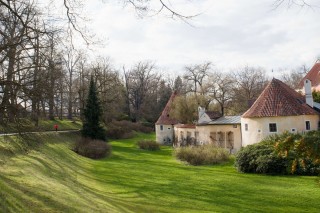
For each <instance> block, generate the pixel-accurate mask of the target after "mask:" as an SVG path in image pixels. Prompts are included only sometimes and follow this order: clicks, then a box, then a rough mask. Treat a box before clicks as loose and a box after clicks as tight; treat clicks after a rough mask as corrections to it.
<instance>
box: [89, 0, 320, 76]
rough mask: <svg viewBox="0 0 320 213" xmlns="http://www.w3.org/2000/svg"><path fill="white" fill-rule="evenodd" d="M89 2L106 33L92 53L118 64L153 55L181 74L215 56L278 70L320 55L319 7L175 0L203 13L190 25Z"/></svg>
mask: <svg viewBox="0 0 320 213" xmlns="http://www.w3.org/2000/svg"><path fill="white" fill-rule="evenodd" d="M88 2H89V4H88V5H87V6H86V12H87V14H88V16H89V17H90V19H91V23H90V28H91V29H92V31H94V32H95V33H96V34H97V35H98V36H100V37H103V38H105V39H106V45H105V46H104V47H103V48H99V49H98V50H96V51H95V52H94V54H95V55H104V56H109V57H110V58H111V59H112V61H113V63H114V64H115V66H116V67H120V66H122V65H125V66H127V67H130V66H132V65H133V64H134V63H136V62H138V61H145V60H151V61H154V62H156V65H157V66H158V67H159V69H161V70H164V71H166V72H170V73H175V74H177V73H178V74H181V73H183V68H184V66H186V65H190V64H197V63H202V62H205V61H212V62H213V64H214V65H215V68H216V69H220V70H224V71H228V70H230V69H235V68H237V67H241V66H245V65H249V66H261V67H264V68H265V69H266V70H267V71H269V72H270V71H271V70H272V69H273V70H274V71H275V72H276V71H277V70H279V69H291V68H296V67H297V66H300V65H302V64H306V65H307V66H309V67H310V66H312V65H313V64H314V62H315V61H316V59H317V58H318V57H320V21H319V20H320V9H318V8H317V7H314V8H313V9H310V8H304V9H301V8H298V7H293V8H290V9H288V8H286V7H281V8H278V9H276V10H274V8H273V5H272V3H273V0H259V1H252V0H241V1H239V0H223V1H221V0H194V1H190V0H189V1H188V0H174V1H173V0H172V1H171V2H172V4H173V5H172V6H173V7H174V8H177V10H178V11H179V12H181V13H183V14H187V15H192V14H196V13H201V14H200V15H199V16H197V17H195V18H193V19H192V20H190V21H189V22H190V24H191V25H192V26H190V25H189V24H186V23H184V22H182V21H180V20H173V19H170V18H167V17H165V14H161V15H158V16H154V17H147V18H143V19H140V18H138V17H137V15H136V14H135V12H134V11H133V9H132V7H130V6H129V5H128V6H127V7H126V8H123V5H121V4H117V3H115V1H107V2H104V3H102V2H101V1H88ZM173 2H174V3H173ZM314 2H316V3H317V2H318V5H319V6H320V2H319V1H314ZM155 7H156V5H155Z"/></svg>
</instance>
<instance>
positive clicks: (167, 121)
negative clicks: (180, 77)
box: [156, 92, 178, 125]
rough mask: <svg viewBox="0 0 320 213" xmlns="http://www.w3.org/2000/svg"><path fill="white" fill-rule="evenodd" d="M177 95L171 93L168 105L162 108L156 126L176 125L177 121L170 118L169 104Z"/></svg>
mask: <svg viewBox="0 0 320 213" xmlns="http://www.w3.org/2000/svg"><path fill="white" fill-rule="evenodd" d="M177 95H178V93H177V92H173V93H172V95H171V97H170V98H169V101H168V103H167V104H166V106H165V107H164V109H163V111H162V113H161V115H160V117H159V118H158V120H157V122H156V125H160V124H164V125H173V124H177V123H178V121H177V120H176V119H173V118H170V115H169V113H170V108H171V104H172V102H173V100H174V99H175V97H176V96H177Z"/></svg>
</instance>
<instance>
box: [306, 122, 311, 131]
mask: <svg viewBox="0 0 320 213" xmlns="http://www.w3.org/2000/svg"><path fill="white" fill-rule="evenodd" d="M306 130H310V121H306Z"/></svg>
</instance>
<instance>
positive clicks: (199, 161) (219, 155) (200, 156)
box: [175, 145, 229, 166]
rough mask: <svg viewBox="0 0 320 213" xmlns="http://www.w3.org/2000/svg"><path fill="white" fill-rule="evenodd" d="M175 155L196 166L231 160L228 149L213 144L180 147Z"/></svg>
mask: <svg viewBox="0 0 320 213" xmlns="http://www.w3.org/2000/svg"><path fill="white" fill-rule="evenodd" d="M175 156H176V158H178V159H179V160H182V161H186V162H188V163H189V164H191V165H194V166H197V165H211V164H218V163H222V162H225V161H228V160H229V153H228V152H227V150H225V149H223V148H217V147H216V146H212V145H203V146H188V147H180V148H177V149H176V150H175Z"/></svg>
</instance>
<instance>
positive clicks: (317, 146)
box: [235, 131, 320, 175]
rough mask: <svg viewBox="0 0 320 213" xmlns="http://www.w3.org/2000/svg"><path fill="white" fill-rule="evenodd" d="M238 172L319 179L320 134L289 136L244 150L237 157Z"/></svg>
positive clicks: (271, 139) (289, 134)
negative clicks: (296, 175) (317, 176)
mask: <svg viewBox="0 0 320 213" xmlns="http://www.w3.org/2000/svg"><path fill="white" fill-rule="evenodd" d="M235 165H236V167H237V168H238V171H241V172H247V173H263V174H298V175H318V174H319V172H320V132H319V131H310V132H308V133H306V134H303V135H301V134H293V133H288V132H285V133H283V134H279V135H272V136H269V137H267V138H266V139H264V140H263V141H262V142H260V143H258V144H254V145H249V146H247V147H244V148H242V149H241V150H240V151H239V152H238V153H237V155H236V161H235Z"/></svg>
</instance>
